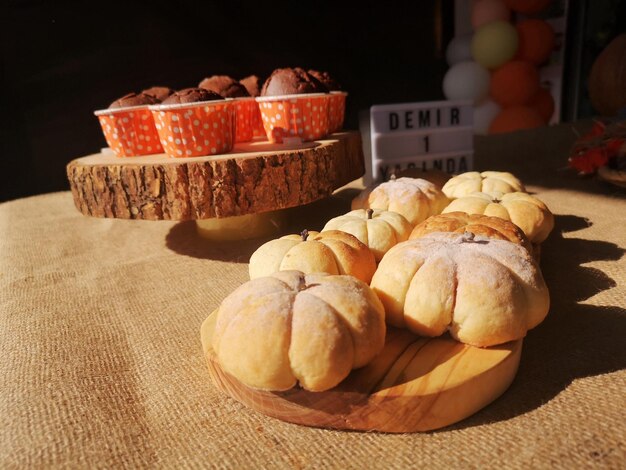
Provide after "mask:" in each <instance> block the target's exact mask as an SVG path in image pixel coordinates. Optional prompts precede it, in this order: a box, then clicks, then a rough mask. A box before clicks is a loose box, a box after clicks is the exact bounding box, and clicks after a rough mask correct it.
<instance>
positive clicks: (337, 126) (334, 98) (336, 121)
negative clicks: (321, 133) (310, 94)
mask: <svg viewBox="0 0 626 470" xmlns="http://www.w3.org/2000/svg"><path fill="white" fill-rule="evenodd" d="M347 96H348V94H347V93H346V92H345V91H331V92H330V95H329V100H328V125H329V127H330V130H329V131H330V133H331V134H332V133H333V132H338V131H340V130H341V129H342V128H343V120H344V118H345V115H346V97H347Z"/></svg>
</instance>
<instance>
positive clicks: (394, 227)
mask: <svg viewBox="0 0 626 470" xmlns="http://www.w3.org/2000/svg"><path fill="white" fill-rule="evenodd" d="M411 229H412V225H411V224H410V223H409V222H408V221H407V220H406V219H405V218H404V216H402V215H400V214H398V213H397V212H391V211H382V210H375V209H356V210H353V211H351V212H348V213H347V214H344V215H340V216H339V217H335V218H334V219H330V220H329V221H328V222H327V223H326V225H325V226H324V229H323V230H322V233H324V232H325V231H327V230H340V231H342V232H347V233H350V234H352V235H354V236H355V237H357V238H358V239H359V241H361V242H362V243H364V244H366V245H367V246H368V247H369V249H370V250H371V251H372V253H373V254H374V258H375V259H376V261H380V260H381V259H382V257H383V255H384V254H385V253H387V251H389V248H391V247H392V246H394V245H396V244H397V243H400V242H403V241H405V240H406V239H407V238H408V237H409V234H410V233H411Z"/></svg>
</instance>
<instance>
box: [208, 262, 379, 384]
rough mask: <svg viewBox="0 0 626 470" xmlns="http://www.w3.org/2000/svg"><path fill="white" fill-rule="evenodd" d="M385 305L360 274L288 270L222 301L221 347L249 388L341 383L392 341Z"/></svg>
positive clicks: (228, 367)
mask: <svg viewBox="0 0 626 470" xmlns="http://www.w3.org/2000/svg"><path fill="white" fill-rule="evenodd" d="M385 332H386V327H385V311H384V309H383V306H382V304H381V302H380V300H379V299H378V297H376V294H374V292H373V291H372V290H371V289H370V288H369V286H368V285H367V284H365V283H364V282H361V281H359V280H358V279H356V278H354V277H352V276H332V275H327V274H319V273H318V274H307V275H305V274H304V273H302V272H299V271H281V272H277V273H274V274H272V275H271V276H269V277H261V278H257V279H253V280H251V281H248V282H247V283H245V284H243V285H242V286H240V287H239V288H237V289H236V290H235V291H234V292H232V293H231V294H230V295H229V296H228V297H226V299H224V301H223V302H222V304H221V305H220V307H219V310H218V312H217V319H216V324H215V333H214V335H213V340H212V341H213V342H212V346H213V350H214V351H215V353H216V355H217V359H218V361H219V363H220V366H221V367H222V369H224V370H225V371H226V372H228V373H229V374H231V375H232V376H234V377H235V378H237V379H238V380H239V381H241V382H242V383H244V384H245V385H248V386H249V387H253V388H257V389H261V390H287V389H290V388H291V387H293V386H294V385H296V383H297V382H299V383H300V385H301V386H302V387H303V388H305V389H307V390H310V391H323V390H328V389H329V388H332V387H334V386H335V385H337V384H338V383H339V382H341V381H342V380H343V379H344V378H346V376H347V375H348V374H349V373H350V371H351V370H352V369H355V368H358V367H363V366H365V365H366V364H368V363H369V362H370V361H371V360H372V359H373V358H374V357H375V356H376V355H377V354H378V353H379V352H380V351H381V350H382V348H383V345H384V343H385Z"/></svg>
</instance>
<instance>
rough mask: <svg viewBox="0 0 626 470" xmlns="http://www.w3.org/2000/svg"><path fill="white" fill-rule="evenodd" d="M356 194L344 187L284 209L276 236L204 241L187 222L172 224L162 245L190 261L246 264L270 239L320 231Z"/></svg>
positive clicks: (342, 211)
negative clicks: (328, 195)
mask: <svg viewBox="0 0 626 470" xmlns="http://www.w3.org/2000/svg"><path fill="white" fill-rule="evenodd" d="M358 193H359V191H358V190H355V189H352V188H346V189H342V190H341V191H339V192H337V193H335V194H334V195H333V196H331V197H329V198H325V199H322V200H319V201H316V202H313V203H311V204H307V205H304V206H300V207H294V208H291V209H286V210H285V216H284V218H285V223H284V227H283V228H282V230H281V232H280V233H279V234H276V235H272V236H268V237H262V238H253V239H250V240H237V241H214V240H207V239H205V238H202V237H201V236H199V235H198V233H197V232H196V222H195V221H193V220H189V221H185V222H180V223H178V224H176V225H174V226H173V227H172V228H171V229H170V231H169V232H168V234H167V235H166V237H165V243H166V246H167V247H168V248H169V249H170V250H172V251H174V252H175V253H178V254H180V255H184V256H191V257H192V258H200V259H210V260H216V261H229V262H232V263H247V262H248V261H249V260H250V256H252V253H254V251H255V250H256V249H257V248H258V247H259V246H261V245H262V244H263V243H265V242H267V241H269V240H271V239H273V238H278V237H281V236H283V235H287V234H289V233H300V232H301V231H302V230H303V229H305V228H306V229H308V230H317V231H319V230H321V229H322V228H323V227H324V225H325V223H326V222H327V221H328V220H329V219H331V218H333V217H336V216H338V215H341V214H344V213H346V212H348V211H349V210H350V201H351V200H352V198H353V197H355V196H356V195H357V194H358Z"/></svg>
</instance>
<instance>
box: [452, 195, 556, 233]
mask: <svg viewBox="0 0 626 470" xmlns="http://www.w3.org/2000/svg"><path fill="white" fill-rule="evenodd" d="M449 212H466V213H468V214H483V215H488V216H491V217H500V218H501V219H504V220H509V221H511V222H513V223H514V224H515V225H517V226H518V227H519V228H521V229H522V231H523V232H524V234H525V235H526V237H527V238H528V239H529V240H530V242H531V243H541V242H543V241H544V240H545V239H546V238H548V235H550V232H551V231H552V229H553V228H554V216H553V215H552V212H550V210H549V209H548V208H547V206H546V205H545V204H544V203H543V202H542V201H540V200H539V199H537V198H536V197H533V196H531V195H530V194H526V193H507V194H502V193H491V194H487V193H472V194H470V195H469V196H465V197H461V198H459V199H455V200H454V201H452V202H451V203H450V205H449V206H448V207H446V208H445V209H444V211H443V213H444V214H447V213H449Z"/></svg>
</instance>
